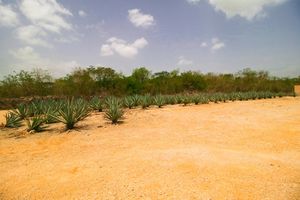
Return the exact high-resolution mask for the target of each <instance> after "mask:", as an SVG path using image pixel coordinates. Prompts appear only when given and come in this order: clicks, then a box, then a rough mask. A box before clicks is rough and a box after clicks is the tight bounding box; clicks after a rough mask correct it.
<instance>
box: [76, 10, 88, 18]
mask: <svg viewBox="0 0 300 200" xmlns="http://www.w3.org/2000/svg"><path fill="white" fill-rule="evenodd" d="M78 15H79V16H80V17H86V15H87V14H86V12H84V11H83V10H79V11H78Z"/></svg>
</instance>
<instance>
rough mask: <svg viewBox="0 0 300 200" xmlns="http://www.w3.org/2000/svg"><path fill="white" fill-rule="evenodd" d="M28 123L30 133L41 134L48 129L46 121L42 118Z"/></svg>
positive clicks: (28, 120)
mask: <svg viewBox="0 0 300 200" xmlns="http://www.w3.org/2000/svg"><path fill="white" fill-rule="evenodd" d="M26 123H27V131H28V132H41V131H44V130H45V129H46V126H45V119H44V118H43V117H41V116H37V117H33V118H32V119H27V120H26Z"/></svg>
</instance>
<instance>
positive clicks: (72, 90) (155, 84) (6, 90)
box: [0, 66, 300, 115]
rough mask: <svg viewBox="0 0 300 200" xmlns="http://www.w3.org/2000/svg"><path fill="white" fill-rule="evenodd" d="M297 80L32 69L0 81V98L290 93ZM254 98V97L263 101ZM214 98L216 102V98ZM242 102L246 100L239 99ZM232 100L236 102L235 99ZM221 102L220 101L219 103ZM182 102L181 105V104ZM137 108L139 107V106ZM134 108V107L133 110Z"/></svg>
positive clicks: (264, 75)
mask: <svg viewBox="0 0 300 200" xmlns="http://www.w3.org/2000/svg"><path fill="white" fill-rule="evenodd" d="M295 84H300V76H299V77H298V78H277V77H271V76H270V75H269V73H268V72H265V71H253V70H251V69H244V70H242V71H240V72H238V73H235V74H213V73H207V74H203V73H200V72H195V71H186V72H181V73H180V72H179V71H178V70H174V71H171V72H167V71H161V72H156V73H154V74H152V73H151V72H150V71H149V70H148V69H146V68H145V67H141V68H137V69H135V70H133V72H132V74H131V75H129V76H124V75H122V74H120V73H117V72H116V71H115V70H114V69H112V68H109V67H93V66H90V67H88V68H78V69H76V70H74V71H73V72H72V73H70V74H68V75H66V76H65V77H62V78H59V79H54V78H52V77H51V76H50V75H49V74H48V73H47V72H46V71H43V70H40V69H35V70H33V71H31V72H26V71H20V72H19V73H15V74H13V75H8V76H6V77H4V79H3V80H2V81H0V96H1V97H9V98H12V97H28V96H31V97H32V96H48V95H52V96H99V95H105V96H107V95H117V96H127V95H135V94H138V95H143V94H147V93H149V94H151V95H157V94H168V95H170V94H182V93H197V92H201V93H204V92H207V93H218V92H219V93H226V94H228V93H238V92H242V93H245V92H265V91H270V92H272V93H279V92H280V93H283V94H287V93H290V94H292V92H293V86H294V85H295ZM264 97H266V98H267V96H263V95H261V96H257V97H253V98H264ZM216 99H218V98H217V97H216ZM239 99H241V100H246V99H247V98H243V97H240V98H239ZM233 100H237V99H236V98H235V99H233ZM218 102H220V101H218ZM180 103H182V102H180ZM138 105H139V104H138ZM34 106H37V109H34V110H35V111H36V112H37V113H31V115H38V114H39V112H41V111H42V110H41V109H43V108H42V107H39V106H42V105H40V104H39V103H37V102H34V103H33V104H32V105H29V107H30V108H31V107H34ZM136 106H137V105H135V107H136Z"/></svg>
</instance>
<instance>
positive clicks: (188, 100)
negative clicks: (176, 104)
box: [182, 95, 192, 106]
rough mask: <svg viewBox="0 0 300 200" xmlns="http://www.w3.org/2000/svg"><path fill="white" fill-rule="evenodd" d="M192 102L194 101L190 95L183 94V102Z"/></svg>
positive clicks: (184, 103) (186, 103)
mask: <svg viewBox="0 0 300 200" xmlns="http://www.w3.org/2000/svg"><path fill="white" fill-rule="evenodd" d="M191 102H192V99H191V97H190V96H188V95H184V96H182V103H183V105H184V106H186V105H188V104H189V103H191Z"/></svg>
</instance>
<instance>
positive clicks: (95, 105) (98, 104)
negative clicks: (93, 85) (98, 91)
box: [90, 97, 103, 112]
mask: <svg viewBox="0 0 300 200" xmlns="http://www.w3.org/2000/svg"><path fill="white" fill-rule="evenodd" d="M90 107H91V108H92V109H93V110H98V111H99V112H102V110H103V102H102V101H101V99H100V98H99V97H93V98H92V99H91V100H90Z"/></svg>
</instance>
